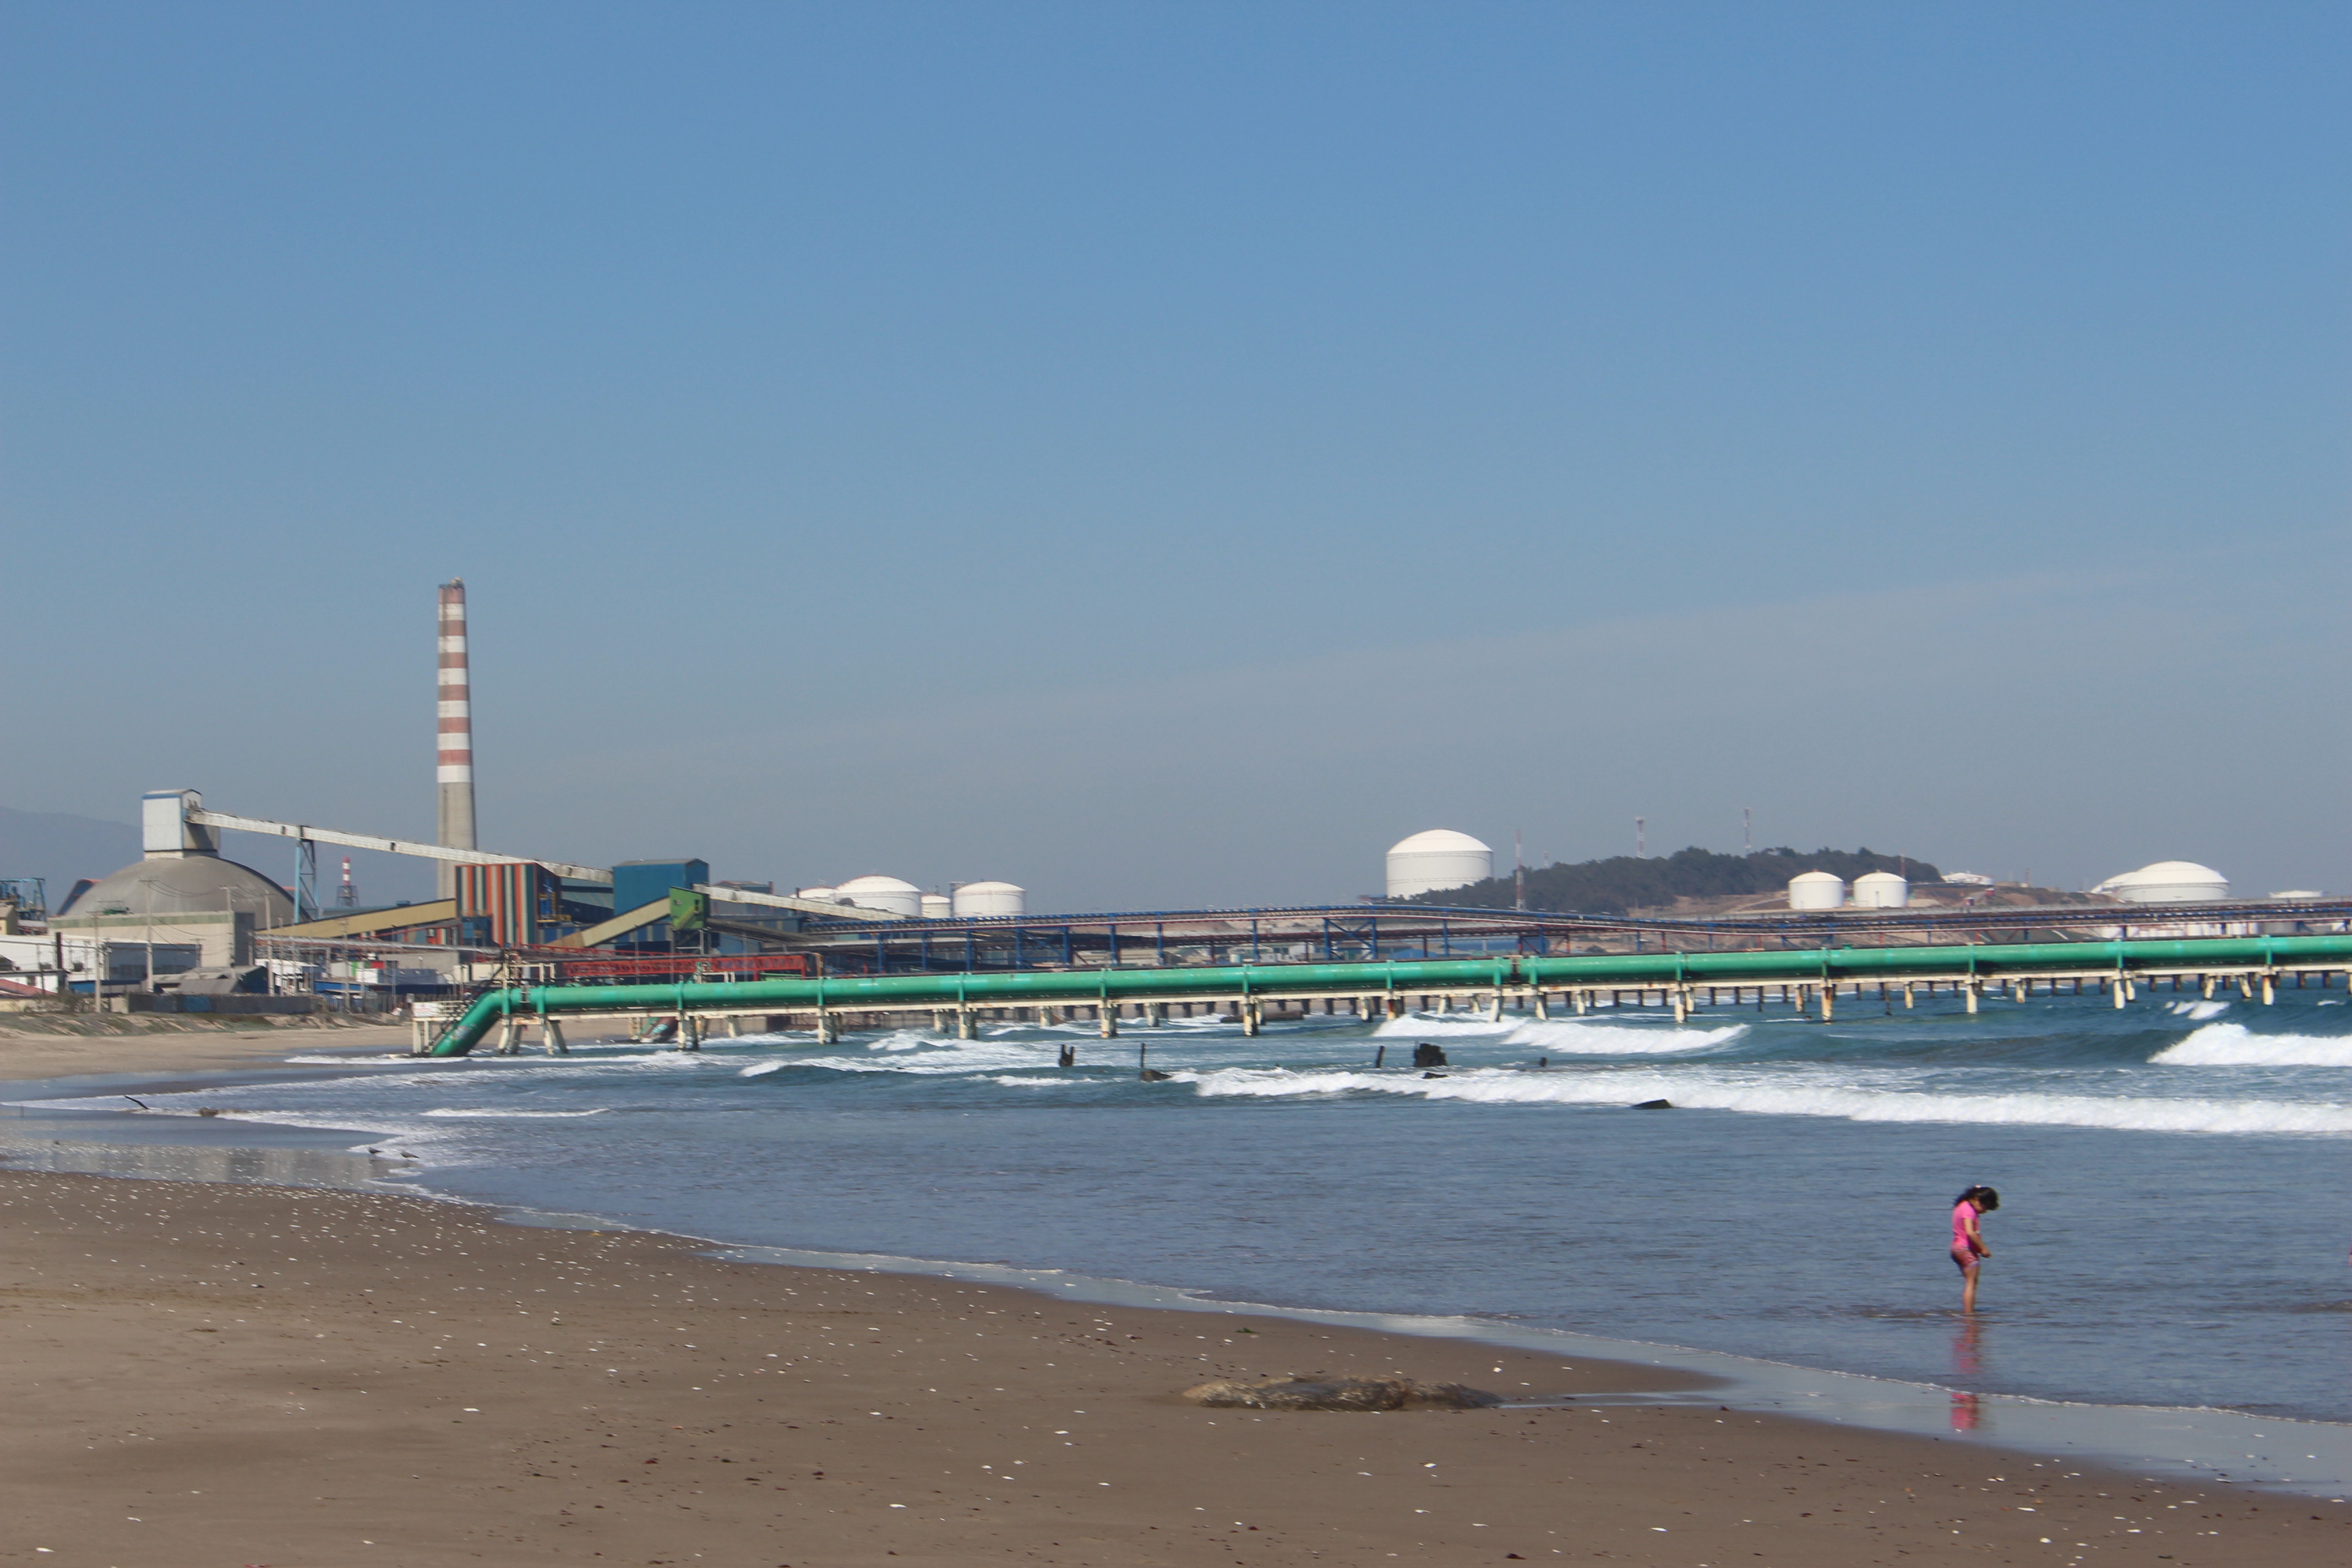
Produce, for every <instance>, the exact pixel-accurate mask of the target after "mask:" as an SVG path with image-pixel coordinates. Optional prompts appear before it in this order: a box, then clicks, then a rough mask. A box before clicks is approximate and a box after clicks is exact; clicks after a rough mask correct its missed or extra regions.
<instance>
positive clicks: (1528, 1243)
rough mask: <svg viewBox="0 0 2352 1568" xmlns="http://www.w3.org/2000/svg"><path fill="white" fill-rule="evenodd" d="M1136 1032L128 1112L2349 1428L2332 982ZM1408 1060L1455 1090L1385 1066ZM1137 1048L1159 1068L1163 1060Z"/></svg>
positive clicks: (848, 1246) (1291, 1288) (576, 1206)
mask: <svg viewBox="0 0 2352 1568" xmlns="http://www.w3.org/2000/svg"><path fill="white" fill-rule="evenodd" d="M1123 1030H1124V1034H1123V1037H1121V1038H1120V1039H1118V1040H1101V1039H1098V1038H1097V1037H1095V1036H1094V1035H1093V1033H1092V1032H1091V1031H1092V1026H1085V1027H1065V1028H1058V1029H1038V1028H1034V1027H1028V1026H1022V1027H1008V1028H998V1029H993V1030H991V1031H990V1032H988V1033H987V1034H986V1035H985V1036H984V1037H982V1038H981V1039H979V1040H975V1041H966V1042H958V1041H955V1040H952V1039H944V1038H940V1037H933V1036H930V1035H927V1034H921V1033H909V1032H901V1033H894V1034H887V1035H880V1034H876V1035H865V1036H851V1037H849V1038H848V1039H846V1040H845V1041H844V1042H842V1043H841V1044H839V1045H835V1046H830V1047H824V1046H819V1045H817V1044H816V1043H815V1042H814V1039H813V1038H811V1037H804V1036H792V1035H779V1036H763V1037H757V1038H750V1039H744V1040H740V1041H728V1040H719V1041H713V1042H711V1043H710V1044H709V1047H708V1048H706V1049H705V1050H704V1051H702V1052H701V1053H699V1054H696V1055H681V1054H679V1053H677V1052H674V1051H667V1050H660V1049H652V1048H646V1047H630V1046H626V1045H625V1044H601V1045H596V1044H584V1045H583V1044H579V1043H575V1047H574V1054H573V1055H572V1056H571V1057H569V1058H555V1059H550V1058H543V1057H523V1058H491V1057H480V1058H469V1059H465V1060H460V1061H452V1062H446V1063H415V1062H410V1061H407V1060H405V1059H404V1058H387V1059H386V1060H384V1061H383V1062H381V1063H374V1064H353V1063H352V1062H350V1061H349V1060H347V1059H334V1060H332V1061H331V1062H330V1061H322V1062H321V1064H320V1065H321V1067H322V1068H328V1067H329V1066H332V1067H333V1068H336V1069H337V1070H322V1072H321V1075H320V1077H319V1078H318V1079H313V1080H306V1081H279V1082H272V1083H261V1084H247V1085H242V1086H237V1087H231V1088H219V1089H202V1090H198V1091H194V1092H190V1093H184V1094H164V1095H160V1096H152V1097H150V1096H142V1099H146V1100H148V1102H149V1104H150V1105H151V1106H152V1108H153V1112H152V1114H157V1115H191V1114H193V1111H194V1108H195V1106H197V1105H198V1104H204V1105H208V1106H213V1107H216V1108H221V1109H223V1110H226V1111H228V1112H229V1113H230V1117H229V1119H227V1120H231V1121H243V1120H245V1119H260V1120H265V1121H271V1122H276V1123H282V1124H290V1125H293V1126H298V1127H307V1128H312V1129H359V1130H363V1131H367V1132H368V1133H369V1135H370V1136H369V1138H368V1140H367V1142H368V1144H371V1145H373V1146H374V1147H376V1148H379V1149H381V1150H383V1151H385V1152H387V1153H393V1154H398V1153H402V1152H405V1153H409V1154H414V1155H415V1156H417V1158H416V1159H415V1161H412V1162H407V1164H408V1165H410V1166H411V1167H412V1168H413V1169H414V1170H415V1172H416V1174H415V1176H414V1177H412V1178H410V1179H411V1180H412V1181H413V1182H414V1183H415V1184H417V1185H419V1186H422V1187H426V1188H429V1189H431V1190H434V1191H438V1192H442V1193H446V1194H452V1195H456V1196H461V1197H466V1198H471V1199H478V1200H483V1201H488V1202H496V1203H503V1204H510V1205H519V1206H521V1207H526V1208H532V1209H539V1210H547V1211H562V1212H567V1213H575V1214H578V1213H585V1214H593V1215H604V1216H607V1217H609V1218H612V1219H614V1220H619V1221H623V1222H626V1223H630V1224H635V1225H641V1226H656V1227H659V1228H663V1229H669V1230H677V1231H682V1232H685V1233H688V1234H690V1235H696V1236H702V1237H713V1238H717V1239H720V1240H725V1241H730V1242H737V1243H743V1244H747V1245H754V1246H771V1247H792V1248H799V1249H807V1250H814V1251H821V1252H851V1253H862V1254H891V1255H898V1256H903V1257H908V1258H931V1259H942V1260H955V1261H963V1262H973V1263H1005V1264H1013V1265H1018V1266H1022V1267H1027V1268H1062V1269H1068V1270H1072V1271H1076V1272H1079V1273H1084V1274H1087V1275H1091V1276H1097V1277H1113V1278H1118V1279H1130V1280H1138V1281H1144V1282H1149V1283H1150V1284H1155V1285H1162V1286H1174V1287H1182V1288H1190V1289H1197V1290H1200V1291H1202V1292H1206V1293H1208V1294H1211V1295H1213V1296H1217V1297H1221V1298H1223V1299H1227V1300H1244V1301H1254V1302H1260V1303H1267V1304H1273V1305H1282V1306H1297V1307H1311V1308H1319V1309H1332V1310H1356V1311H1371V1312H1392V1313H1412V1314H1431V1315H1451V1314H1467V1315H1470V1316H1473V1317H1478V1318H1485V1319H1487V1320H1491V1321H1495V1322H1496V1323H1497V1324H1498V1325H1512V1326H1516V1327H1526V1328H1542V1327H1549V1328H1557V1329H1561V1330H1568V1331H1575V1332H1578V1333H1582V1334H1590V1335H1599V1336H1605V1337H1610V1338H1615V1339H1623V1340H1634V1341H1643V1342H1652V1343H1662V1344H1671V1345H1680V1346H1689V1347H1695V1348H1697V1349H1702V1350H1712V1351H1722V1352H1732V1353H1734V1354H1738V1355H1743V1356H1750V1357H1760V1358H1765V1359H1768V1360H1771V1361H1777V1362H1782V1363H1793V1364H1795V1365H1799V1366H1806V1367H1817V1368H1828V1369H1837V1370H1842V1371H1847V1372H1857V1373H1870V1374H1873V1375H1876V1376H1881V1377H1891V1378H1897V1379H1903V1380H1906V1381H1911V1382H1918V1383H1928V1384H1938V1385H1942V1386H1944V1387H1947V1388H1951V1389H1956V1390H1962V1391H1968V1392H1973V1393H1979V1394H2022V1395H2028V1396H2032V1397H2036V1398H2042V1399H2054V1400H2070V1401H2092V1402H2105V1403H2118V1404H2131V1405H2170V1406H2183V1405H2188V1406H2218V1407H2223V1408H2231V1409H2236V1410H2242V1411H2245V1412H2249V1413H2252V1414H2255V1415H2263V1416H2270V1417H2276V1416H2299V1417H2305V1418H2309V1419H2318V1420H2325V1421H2332V1422H2347V1421H2352V1268H2347V1244H2352V1182H2347V1178H2352V1007H2347V1006H2345V1005H2343V1004H2342V1002H2341V1001H2340V1000H2338V999H2335V998H2325V999H2323V998H2321V997H2320V996H2319V995H2318V994H2316V993H2312V994H2309V995H2308V997H2307V998H2306V997H2305V996H2300V995H2298V994H2296V993H2294V992H2292V991H2289V992H2285V993H2283V994H2282V995H2281V1000H2280V1003H2279V1005H2275V1006H2272V1007H2263V1006H2260V1005H2253V1004H2249V1003H2243V1002H2223V1001H2214V1002H2203V1001H2199V1000H2196V999H2194V998H2193V997H2189V996H2188V995H2186V994H2184V995H2182V996H2180V997H2173V996H2170V995H2168V994H2158V998H2157V999H2156V1000H2153V1001H2151V1000H2147V999H2145V998H2144V999H2143V1000H2142V1001H2140V1002H2139V1003H2137V1004H2136V1005H2133V1006H2131V1007H2129V1008H2127V1009H2125V1010H2122V1011H2117V1010H2116V1009H2114V1008H2112V1007H2111V1006H2109V1005H2106V1004H2105V1002H2104V1001H2097V1000H2095V999H2093V998H2087V997H2086V998H2083V999H2081V1000H2079V1001H2077V1000H2075V999H2071V998H2068V999H2058V1000H2052V999H2042V998H2037V999H2036V1000H2034V1001H2033V1002H2032V1003H2029V1004H2026V1005H2016V1004H2009V1003H1989V1004H1988V1005H1987V1007H1986V1010H1985V1011H1984V1012H1983V1013H1981V1014H1979V1015H1978V1016H1974V1017H1970V1016H1967V1015H1965V1014H1964V1013H1963V1012H1961V1011H1960V1010H1959V1008H1958V1005H1956V1004H1947V1003H1942V1002H1937V1003H1935V1004H1931V1005H1922V1006H1921V1007H1920V1008H1919V1009H1918V1010H1917V1011H1916V1012H1909V1013H1906V1012H1904V1011H1903V1010H1901V1009H1900V1008H1899V1006H1898V1007H1897V1009H1896V1010H1895V1012H1894V1013H1893V1015H1892V1016H1887V1015H1885V1014H1882V1013H1880V1012H1879V1011H1877V1005H1876V1003H1875V1001H1874V1002H1873V1003H1872V1004H1871V1005H1870V1007H1869V1008H1868V1009H1867V1010H1864V1009H1860V1008H1856V1007H1855V1006H1853V1005H1852V1004H1850V1003H1849V1004H1846V1005H1845V1012H1844V1015H1843V1016H1841V1017H1840V1018H1839V1019H1838V1020H1837V1021H1836V1022H1834V1023H1831V1024H1821V1023H1817V1022H1810V1021H1804V1020H1801V1019H1800V1018H1798V1017H1796V1016H1793V1014H1792V1013H1791V1012H1790V1010H1789V1009H1787V1008H1781V1007H1775V1008H1773V1009H1771V1010H1769V1011H1765V1012H1757V1011H1753V1010H1750V1011H1744V1012H1743V1011H1732V1010H1728V1009H1727V1010H1722V1011H1717V1012H1709V1013H1702V1014H1701V1015H1700V1016H1697V1017H1696V1018H1695V1019H1694V1020H1693V1021H1692V1022H1691V1023H1689V1024H1687V1025H1684V1026H1676V1025H1675V1024H1674V1023H1673V1022H1672V1020H1671V1019H1670V1018H1669V1017H1666V1016H1663V1015H1658V1014H1652V1013H1645V1012H1641V1011H1637V1010H1634V1009H1631V1008H1628V1009H1624V1010H1622V1011H1604V1012H1602V1013H1601V1014H1599V1015H1596V1016H1590V1017H1587V1018H1582V1019H1560V1018H1555V1019H1552V1020H1549V1021H1539V1020H1535V1019H1532V1018H1527V1017H1522V1016H1510V1017H1507V1018H1506V1019H1505V1020H1504V1021H1503V1022H1501V1023H1500V1024H1490V1023H1487V1022H1486V1021H1485V1020H1483V1019H1481V1018H1474V1017H1470V1016H1464V1015H1461V1014H1454V1015H1451V1016H1416V1017H1411V1018H1406V1019H1402V1020H1398V1021H1395V1022H1391V1023H1387V1024H1383V1025H1381V1026H1378V1027H1377V1028H1375V1027H1370V1026H1365V1025H1363V1024H1360V1023H1357V1022H1355V1021H1353V1020H1349V1019H1345V1018H1339V1019H1328V1020H1324V1019H1318V1020H1315V1021H1313V1022H1309V1023H1305V1024H1297V1023H1290V1024H1280V1025H1270V1026H1268V1027H1267V1029H1266V1031H1265V1034H1264V1035H1262V1036H1260V1037H1257V1038H1255V1039H1250V1038H1245V1037H1243V1036H1242V1035H1241V1034H1240V1033H1239V1031H1238V1029H1237V1028H1234V1027H1233V1026H1225V1025H1223V1024H1219V1023H1215V1022H1212V1021H1208V1020H1192V1021H1171V1023H1170V1024H1169V1025H1167V1026H1163V1027H1157V1028H1152V1029H1143V1028H1140V1027H1138V1026H1132V1025H1129V1026H1123ZM1424 1040H1425V1041H1429V1042H1432V1043H1434V1044H1436V1045H1439V1046H1441V1047H1443V1048H1444V1050H1445V1051H1446V1052H1447V1053H1448V1056H1449V1058H1450V1064H1449V1066H1448V1067H1447V1068H1445V1069H1444V1076H1442V1077H1435V1078H1428V1077H1423V1075H1422V1074H1421V1073H1420V1072H1418V1071H1415V1070H1413V1069H1412V1068H1406V1067H1402V1066H1400V1065H1399V1063H1400V1062H1401V1061H1402V1060H1406V1059H1409V1058H1410V1057H1411V1047H1412V1045H1413V1044H1414V1042H1416V1041H1424ZM1065 1045H1075V1046H1076V1047H1077V1052H1078V1061H1079V1065H1078V1066H1077V1067H1076V1068H1074V1069H1067V1070H1065V1069H1061V1068H1056V1067H1055V1053H1056V1052H1057V1051H1058V1050H1059V1048H1060V1047H1063V1046H1065ZM1139 1047H1148V1049H1149V1053H1150V1065H1151V1066H1152V1067H1154V1068H1159V1069H1160V1070H1162V1071H1166V1072H1169V1073H1171V1074H1172V1075H1173V1077H1172V1079H1171V1080H1170V1081H1167V1082H1158V1083H1146V1082H1141V1081H1139V1079H1138V1077H1137V1072H1136V1068H1137V1064H1138V1056H1139ZM1381 1047H1386V1050H1387V1055H1388V1062H1387V1065H1385V1066H1383V1067H1381V1068H1374V1067H1373V1066H1372V1065H1371V1064H1372V1062H1373V1059H1374V1055H1375V1052H1376V1051H1377V1050H1379V1049H1381ZM1656 1099H1665V1100H1671V1101H1673V1104H1674V1107H1675V1109H1673V1110H1633V1109H1630V1108H1631V1107H1632V1106H1633V1105H1635V1104H1637V1103H1638V1102H1640V1101H1643V1100H1656ZM90 1103H92V1104H93V1105H95V1104H97V1103H99V1102H96V1101H93V1102H90ZM108 1103H110V1104H111V1105H112V1106H114V1107H118V1108H119V1107H120V1106H121V1101H120V1100H114V1101H110V1102H108ZM208 1125H209V1126H210V1127H211V1128H213V1129H219V1128H220V1127H221V1126H222V1121H213V1122H211V1123H209V1124H208ZM1978 1182H1982V1183H1988V1184H1991V1185H1994V1186H1996V1187H1998V1188H2000V1192H2001V1194H2002V1199H2003V1202H2002V1206H2001V1208H2000V1211H1999V1212H1998V1213H1996V1214H1994V1215H1990V1216H1989V1217H1988V1219H1987V1220H1986V1222H1985V1232H1986V1237H1987V1239H1988V1241H1989V1242H1990V1245H1991V1247H1992V1248H1993V1251H1994V1254H1995V1256H1994V1258H1993V1259H1992V1260H1991V1262H1990V1264H1988V1265H1987V1267H1986V1269H1985V1278H1984V1285H1983V1288H1982V1299H1981V1304H1982V1307H1983V1310H1982V1311H1980V1313H1979V1316H1978V1318H1977V1319H1976V1320H1975V1321H1962V1320H1960V1318H1959V1317H1958V1313H1957V1310H1956V1309H1957V1306H1958V1277H1957V1275H1956V1272H1955V1270H1954V1269H1953V1268H1952V1265H1951V1264H1950V1262H1949V1261H1948V1258H1947V1255H1946V1245H1947V1237H1948V1226H1949V1221H1948V1215H1949V1210H1950V1207H1951V1204H1952V1201H1953V1198H1954V1194H1957V1193H1958V1192H1959V1191H1960V1189H1961V1188H1963V1187H1965V1186H1967V1185H1969V1184H1972V1183H1978Z"/></svg>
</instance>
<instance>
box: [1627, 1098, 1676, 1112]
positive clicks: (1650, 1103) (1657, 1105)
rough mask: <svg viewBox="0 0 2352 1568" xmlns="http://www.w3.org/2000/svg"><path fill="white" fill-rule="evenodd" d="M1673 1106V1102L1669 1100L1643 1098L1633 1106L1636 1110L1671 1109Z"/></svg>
mask: <svg viewBox="0 0 2352 1568" xmlns="http://www.w3.org/2000/svg"><path fill="white" fill-rule="evenodd" d="M1674 1108H1675V1102H1674V1101H1673V1100H1641V1101H1639V1102H1637V1103H1636V1104H1635V1105H1634V1107H1633V1109H1634V1110H1673V1109H1674Z"/></svg>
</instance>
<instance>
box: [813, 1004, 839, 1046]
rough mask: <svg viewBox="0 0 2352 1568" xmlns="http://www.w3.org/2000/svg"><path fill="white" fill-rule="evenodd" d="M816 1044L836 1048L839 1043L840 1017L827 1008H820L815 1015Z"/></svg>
mask: <svg viewBox="0 0 2352 1568" xmlns="http://www.w3.org/2000/svg"><path fill="white" fill-rule="evenodd" d="M816 1043H817V1044H818V1045H820V1046H837V1045H839V1044H840V1043H841V1016H840V1015H839V1014H837V1013H835V1012H833V1011H832V1010H831V1009H829V1008H823V1007H820V1008H819V1009H817V1015H816Z"/></svg>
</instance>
